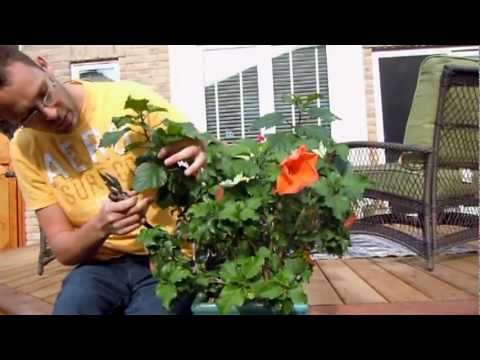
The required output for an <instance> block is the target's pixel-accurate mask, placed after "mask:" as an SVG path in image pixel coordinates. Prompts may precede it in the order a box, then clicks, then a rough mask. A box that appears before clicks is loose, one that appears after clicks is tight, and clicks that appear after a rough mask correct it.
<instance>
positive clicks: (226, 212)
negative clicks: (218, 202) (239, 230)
mask: <svg viewBox="0 0 480 360" xmlns="http://www.w3.org/2000/svg"><path fill="white" fill-rule="evenodd" d="M224 204H225V205H224V207H223V209H222V210H220V212H219V213H218V218H219V219H222V220H230V221H232V222H236V221H238V219H239V211H238V209H237V205H236V203H234V202H225V203H224Z"/></svg>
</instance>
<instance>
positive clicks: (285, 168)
mask: <svg viewBox="0 0 480 360" xmlns="http://www.w3.org/2000/svg"><path fill="white" fill-rule="evenodd" d="M317 161H318V155H317V154H315V153H313V152H309V151H307V146H306V145H301V146H300V147H299V148H298V149H296V150H295V151H294V152H293V154H292V155H290V156H288V157H287V158H286V159H284V160H283V161H282V162H281V163H280V174H279V175H278V177H277V184H276V187H275V190H274V192H275V193H276V194H278V195H285V194H296V193H298V192H300V191H302V190H303V189H304V188H305V187H307V186H311V185H312V184H313V183H314V182H315V181H317V180H318V178H319V176H318V172H317Z"/></svg>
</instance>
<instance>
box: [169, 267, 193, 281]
mask: <svg viewBox="0 0 480 360" xmlns="http://www.w3.org/2000/svg"><path fill="white" fill-rule="evenodd" d="M188 277H191V274H190V271H188V270H187V269H184V268H182V267H180V266H176V268H175V270H174V271H172V272H171V273H170V276H169V277H168V281H169V282H171V283H172V284H176V283H177V282H180V281H182V280H184V279H186V278H188Z"/></svg>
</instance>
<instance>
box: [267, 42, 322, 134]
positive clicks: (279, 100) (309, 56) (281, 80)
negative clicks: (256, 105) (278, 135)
mask: <svg viewBox="0 0 480 360" xmlns="http://www.w3.org/2000/svg"><path fill="white" fill-rule="evenodd" d="M272 67H273V87H274V102H275V111H277V112H280V113H281V114H282V115H283V116H284V118H286V119H287V120H288V122H290V123H292V117H293V120H294V121H295V123H297V122H298V118H297V117H298V114H292V106H290V105H288V104H286V103H285V101H284V99H283V97H284V96H285V95H288V94H291V93H294V94H296V95H307V94H312V93H314V92H319V93H320V96H321V98H320V100H318V101H317V104H315V105H316V106H322V107H327V108H328V107H329V94H328V69H327V56H326V50H325V46H321V45H318V46H310V47H302V48H300V49H296V50H293V51H290V52H287V53H284V54H282V55H280V56H277V57H275V58H273V59H272ZM302 123H304V124H308V123H310V124H318V121H317V120H310V121H308V122H303V121H302ZM326 127H327V128H328V130H329V131H330V127H329V126H326ZM287 129H289V126H288V125H286V124H284V125H281V126H278V127H277V131H286V130H287Z"/></svg>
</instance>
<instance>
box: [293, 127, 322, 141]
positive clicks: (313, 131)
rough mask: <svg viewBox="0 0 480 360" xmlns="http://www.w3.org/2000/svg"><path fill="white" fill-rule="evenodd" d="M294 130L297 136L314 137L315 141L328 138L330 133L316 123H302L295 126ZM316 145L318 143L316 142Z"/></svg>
mask: <svg viewBox="0 0 480 360" xmlns="http://www.w3.org/2000/svg"><path fill="white" fill-rule="evenodd" d="M295 132H296V133H297V135H298V136H305V137H307V138H314V139H315V140H317V142H320V141H327V140H329V139H330V135H329V133H328V131H327V129H325V128H324V127H322V126H317V125H303V126H298V127H296V128H295ZM317 145H318V144H317Z"/></svg>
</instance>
